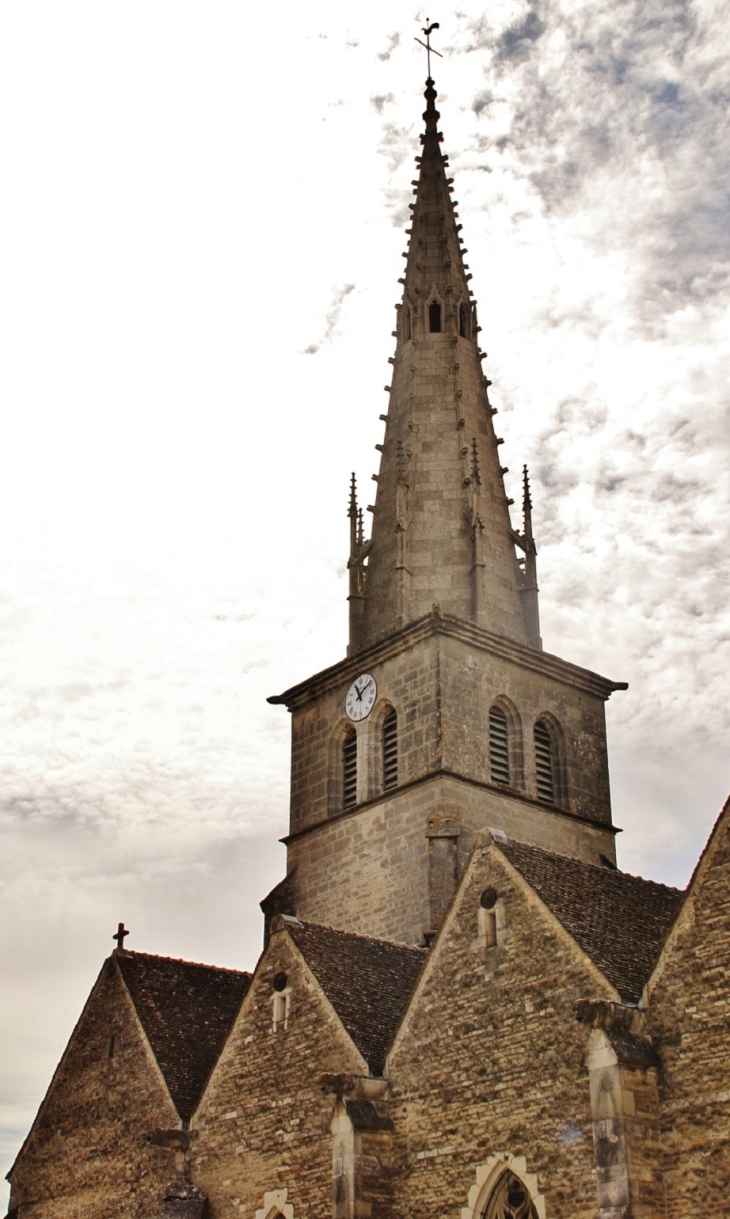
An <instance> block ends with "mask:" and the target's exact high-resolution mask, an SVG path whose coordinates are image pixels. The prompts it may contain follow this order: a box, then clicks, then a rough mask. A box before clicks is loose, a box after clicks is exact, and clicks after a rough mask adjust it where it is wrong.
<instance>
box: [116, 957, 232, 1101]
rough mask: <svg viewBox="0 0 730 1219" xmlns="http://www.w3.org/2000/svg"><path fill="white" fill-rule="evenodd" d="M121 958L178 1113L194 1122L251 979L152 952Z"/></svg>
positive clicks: (214, 967) (123, 974)
mask: <svg viewBox="0 0 730 1219" xmlns="http://www.w3.org/2000/svg"><path fill="white" fill-rule="evenodd" d="M115 955H116V961H117V965H118V966H119V970H120V972H121V975H122V977H123V979H124V982H125V984H126V987H127V990H128V991H129V994H130V997H131V999H132V1003H133V1004H134V1007H135V1010H136V1012H137V1015H138V1016H139V1019H140V1022H141V1024H142V1027H143V1028H144V1031H145V1033H146V1034H147V1039H148V1041H149V1043H150V1046H151V1048H152V1052H153V1054H154V1055H155V1058H156V1059H157V1064H158V1066H159V1068H160V1070H161V1072H162V1074H163V1076H164V1078H165V1082H166V1084H167V1086H168V1088H169V1091H170V1095H171V1097H172V1099H173V1102H174V1104H175V1108H176V1109H177V1111H178V1113H179V1114H180V1117H181V1118H182V1120H183V1121H189V1120H190V1118H191V1117H192V1115H193V1113H194V1111H195V1109H196V1106H197V1104H198V1101H199V1100H200V1097H201V1095H202V1093H203V1089H204V1087H205V1085H206V1083H207V1081H208V1076H209V1075H210V1072H211V1071H212V1069H213V1067H214V1066H215V1063H216V1061H217V1059H218V1056H219V1055H220V1052H221V1050H222V1049H223V1045H224V1042H225V1040H226V1037H227V1036H228V1033H229V1032H230V1030H231V1026H232V1025H233V1021H234V1020H235V1018H236V1016H237V1014H238V1011H239V1008H240V1006H241V1003H242V1002H243V998H244V995H245V994H246V991H247V990H248V988H249V986H250V985H251V975H250V974H249V973H242V972H239V971H238V970H235V969H219V968H217V967H216V966H214V965H198V964H196V963H194V962H193V961H178V960H175V959H174V958H172V957H156V956H151V955H149V954H148V953H146V952H125V953H121V954H119V953H117V954H115Z"/></svg>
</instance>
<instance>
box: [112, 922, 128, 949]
mask: <svg viewBox="0 0 730 1219" xmlns="http://www.w3.org/2000/svg"><path fill="white" fill-rule="evenodd" d="M128 935H129V932H128V931H127V928H126V927H125V926H124V923H120V924H119V926H118V927H117V931H116V935H113V936H112V939H113V940H116V941H117V952H124V938H125V936H128Z"/></svg>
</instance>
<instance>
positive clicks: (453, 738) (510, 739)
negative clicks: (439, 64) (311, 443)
mask: <svg viewBox="0 0 730 1219" xmlns="http://www.w3.org/2000/svg"><path fill="white" fill-rule="evenodd" d="M425 96H426V111H425V113H424V120H425V132H424V134H423V135H422V137H421V139H422V153H421V155H420V156H419V157H417V158H416V161H417V165H418V178H417V180H416V181H415V182H414V196H415V201H414V202H413V203H412V204H411V209H412V220H411V227H410V228H409V230H408V238H409V241H408V251H407V255H406V271H405V276H404V277H403V280H402V284H403V297H402V301H401V303H400V305H399V307H398V311H397V314H398V318H397V329H396V348H395V355H394V356H393V357H392V384H391V385H390V387H388V388H389V408H388V413H387V415H385V416H383V420H384V423H385V434H384V437H383V442H382V444H379V445H378V448H379V450H380V451H381V458H380V470H379V473H378V475H377V495H376V499H375V504H374V506H372V513H373V521H372V533H371V536H370V538H369V539H366V538H365V537H364V530H363V524H362V520H363V516H362V508H360V507H359V506H358V504H357V499H356V490H355V485H354V478H353V483H352V487H351V494H350V505H349V518H350V555H349V564H348V566H349V580H350V588H349V622H350V641H349V647H348V651H347V657H346V659H345V660H343V661H342V662H340V663H339V664H337V665H334V666H333V667H332V668H330V669H327V670H325V671H324V672H323V673H319V674H317V675H316V676H314V677H312V678H310V679H309V680H308V681H305V682H302V683H301V684H299V685H297V686H295V687H294V688H293V689H291V690H288V691H287V692H286V693H285V694H283V695H281V696H280V697H277V698H273V699H270V700H269V701H270V702H283V703H285V704H286V705H287V706H288V707H289V709H290V711H291V713H292V786H291V822H290V830H289V835H288V838H287V848H288V869H287V880H286V881H285V882H284V884H283V885H282V886H280V887H279V888H278V889H277V890H275V891H274V893H273V894H271V895H270V898H269V899H268V900H267V902H265V903H264V908H265V910H266V911H267V913H268V914H269V915H271V914H273V913H282V912H284V913H287V912H288V913H294V912H295V911H296V913H297V915H298V916H299V917H302V918H304V919H312V920H313V921H315V922H324V923H328V924H331V925H332V926H335V927H338V928H342V929H343V930H348V931H358V932H362V933H364V934H367V935H376V936H385V937H387V938H390V939H398V940H403V941H404V942H406V943H412V944H423V943H424V942H427V941H428V940H429V939H430V938H431V937H432V936H433V934H434V932H435V931H436V930H437V928H438V926H439V924H440V921H441V918H442V916H443V913H444V911H445V909H446V905H447V904H448V902H449V900H450V898H451V895H452V893H453V891H454V887H455V885H456V883H457V881H458V877H459V876H460V874H461V871H462V870H463V867H464V864H465V862H466V859H467V858H468V855H469V852H470V850H471V848H472V846H473V843H474V840H475V836H476V835H477V834H479V833H480V832H484V831H486V830H487V829H494V830H496V831H501V832H502V833H504V834H506V835H507V836H514V837H516V838H518V839H520V840H521V841H524V842H528V843H532V844H534V845H536V846H541V847H545V848H546V849H548V850H555V851H559V852H561V853H563V854H569V855H572V856H575V857H576V858H579V859H583V860H585V861H586V862H588V863H600V862H601V861H605V862H607V863H609V864H611V865H614V864H615V861H616V855H615V846H614V833H615V831H614V828H613V826H612V824H611V805H610V795H609V780H608V760H607V750H606V731H605V718H604V702H605V700H606V699H607V698H608V697H609V695H610V694H611V692H612V691H614V690H617V689H625V688H626V685H625V683H622V682H612V681H608V680H607V679H606V678H604V677H600V676H599V675H598V674H596V673H591V672H589V671H587V670H585V669H581V668H578V667H577V666H575V665H572V664H569V663H568V662H566V661H564V660H560V659H558V657H555V656H551V655H550V654H549V653H547V652H545V651H543V648H542V640H541V638H540V626H539V612H538V589H537V572H536V547H535V541H534V538H533V533H532V505H531V499H530V488H529V483H528V479H527V471H526V470H525V473H524V501H523V505H522V509H523V512H522V522H521V523H522V529H521V530H516V529H515V528H513V526H512V523H511V519H510V506H511V501H510V500H508V498H507V495H506V492H505V487H504V474H505V473H506V469H505V467H504V466H503V465H502V461H503V456H502V454H503V449H502V440H501V438H500V437H499V436H498V435H497V434H496V432H495V427H494V417H495V415H496V414H497V412H496V410H495V409H494V407H492V406H491V404H490V401H489V386H490V382H489V380H488V379H487V377H486V376H485V374H484V372H483V369H482V363H483V360H484V358H485V353H484V352H483V351H481V350H480V347H479V334H480V326H479V324H478V320H477V307H476V302H475V300H474V297H473V294H472V292H471V289H470V287H469V283H470V279H471V277H470V275H469V273H468V268H467V266H466V264H465V262H464V254H465V253H466V250H465V249H464V247H463V245H462V242H461V237H460V233H461V225H460V224H459V223H458V214H457V213H456V211H455V205H454V203H453V201H452V197H451V193H452V189H453V185H452V183H453V179H452V178H450V177H448V176H447V171H448V158H447V157H445V156H444V155H443V153H442V151H441V139H442V137H441V134H440V132H439V130H438V120H439V113H438V111H437V109H436V105H435V102H436V90H435V88H434V82H433V81H432V80H431V79H430V78H429V80H428V81H427V83H426V94H425ZM365 683H367V692H366V691H365ZM350 687H352V689H353V699H354V705H350V704H349V703H348V699H347V691H348V689H349V688H350ZM360 691H362V695H361V693H360ZM386 771H387V773H386ZM343 831H344V832H343ZM404 876H408V880H409V883H408V886H407V889H406V891H405V892H404V886H403V877H404Z"/></svg>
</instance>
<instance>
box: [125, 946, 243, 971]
mask: <svg viewBox="0 0 730 1219" xmlns="http://www.w3.org/2000/svg"><path fill="white" fill-rule="evenodd" d="M130 957H138V958H140V959H142V958H143V959H144V960H146V961H169V962H170V964H171V965H192V966H194V968H195V969H212V970H214V971H215V973H221V974H235V975H236V976H237V977H239V978H252V977H253V974H252V973H251V971H250V970H248V969H232V968H231V967H230V965H208V964H207V962H205V961H187V960H185V959H184V958H183V957H166V956H162V955H161V954H160V953H157V952H137V951H136V950H134V949H131V948H125V949H124V952H118V951H117V949H116V948H115V949H114V951H113V952H112V954H111V959H116V960H118V961H125V960H128V959H129V958H130Z"/></svg>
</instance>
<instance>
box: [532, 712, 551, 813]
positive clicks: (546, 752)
mask: <svg viewBox="0 0 730 1219" xmlns="http://www.w3.org/2000/svg"><path fill="white" fill-rule="evenodd" d="M555 763H556V758H555V743H554V741H553V738H552V733H551V732H550V729H549V728H548V726H547V724H546V723H545V721H544V720H538V721H537V723H536V724H535V769H536V771H537V798H538V800H543V801H544V802H545V803H546V804H554V803H555V788H556V782H555V778H556V775H555V769H556V768H555Z"/></svg>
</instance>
